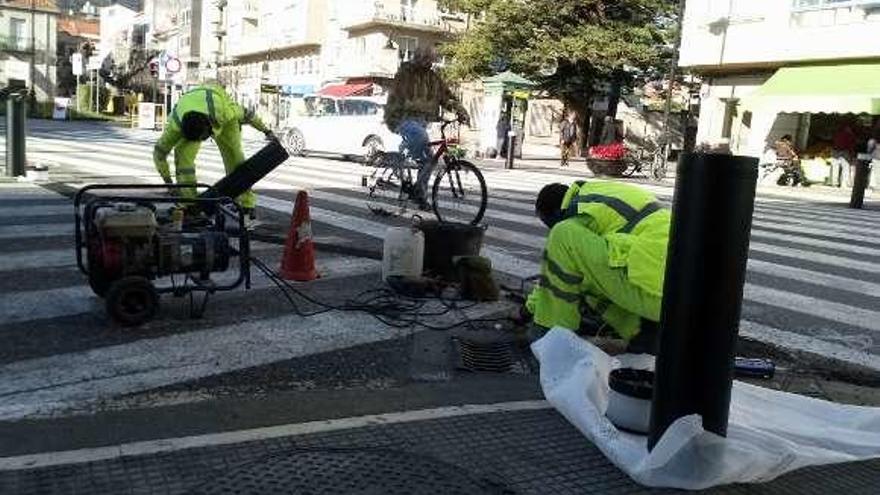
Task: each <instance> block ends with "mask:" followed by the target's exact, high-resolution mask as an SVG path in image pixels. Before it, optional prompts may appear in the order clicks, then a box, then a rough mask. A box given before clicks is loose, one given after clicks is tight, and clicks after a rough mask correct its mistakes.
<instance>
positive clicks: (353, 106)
mask: <svg viewBox="0 0 880 495" xmlns="http://www.w3.org/2000/svg"><path fill="white" fill-rule="evenodd" d="M303 104H304V105H303V110H302V112H301V113H302V114H301V115H296V116H291V117H289V118H287V119H285V122H284V123H283V124H282V129H281V131H280V132H279V136H280V137H281V139H282V141H283V142H284V144H285V146H287V148H288V150H290V152H291V154H294V155H300V156H302V155H305V154H306V153H310V152H316V153H330V154H336V155H343V156H346V157H357V158H362V159H364V160H367V159H369V158H370V157H371V156H372V155H374V154H375V153H377V152H380V151H384V150H386V149H389V150H396V149H397V148H398V147H399V145H400V136H398V135H397V134H395V133H393V132H391V131H389V130H388V128H387V127H386V126H385V123H384V122H383V110H384V101H383V100H382V99H380V98H375V97H346V98H336V97H330V96H322V95H309V96H306V97H304V98H303Z"/></svg>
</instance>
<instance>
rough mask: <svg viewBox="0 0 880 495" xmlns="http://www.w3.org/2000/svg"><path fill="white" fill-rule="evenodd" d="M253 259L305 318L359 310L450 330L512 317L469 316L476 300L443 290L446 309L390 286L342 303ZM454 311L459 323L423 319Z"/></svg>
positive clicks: (385, 319) (402, 324)
mask: <svg viewBox="0 0 880 495" xmlns="http://www.w3.org/2000/svg"><path fill="white" fill-rule="evenodd" d="M250 261H251V263H252V264H253V265H254V266H256V267H257V269H258V270H260V271H261V272H262V273H263V274H264V275H266V277H268V278H269V280H271V281H272V283H273V284H275V286H276V287H277V288H278V289H279V290H280V291H281V293H282V294H283V296H284V297H285V299H287V301H288V302H289V303H290V305H291V307H292V308H293V310H294V312H295V313H296V314H297V315H298V316H302V317H306V318H307V317H312V316H317V315H320V314H324V313H327V312H330V311H357V312H362V313H366V314H369V315H370V316H372V317H374V318H376V319H377V320H379V321H380V322H382V323H383V324H385V325H387V326H390V327H393V328H411V327H413V326H420V327H424V328H426V329H429V330H435V331H448V330H452V329H454V328H457V327H461V326H465V325H467V326H469V327H471V329H474V330H475V329H476V328H475V327H474V325H475V324H478V323H499V322H503V321H508V320H509V318H508V317H499V318H475V319H474V318H469V317H468V316H467V314H466V313H465V312H464V311H465V310H467V309H470V308H473V307H475V306H476V305H477V303H472V304H469V305H464V306H460V305H459V304H458V303H459V302H461V301H462V300H461V299H447V298H444V297H443V295H442V292H441V293H440V294H439V297H438V298H437V300H439V301H440V304H441V305H442V306H443V307H444V309H442V310H440V311H423V310H424V308H425V305H426V304H427V302H428V301H429V300H431V299H429V298H414V297H409V296H403V295H400V294H398V293H396V292H394V291H392V290H390V289H384V288H382V289H368V290H365V291H363V292H361V293H360V294H358V295H357V296H355V297H354V298H352V299H349V300H347V301H346V302H345V303H344V304H342V305H334V304H328V303H326V302H323V301H319V300H317V299H315V298H314V297H312V296H310V295H308V294H306V293H304V292H302V291H301V290H299V289H298V288H297V287H295V286H294V285H293V284H291V283H290V282H288V281H287V280H284V279H282V278H281V277H279V276H278V274H277V273H275V272H274V271H273V270H272V269H271V268H269V267H268V266H266V264H265V263H263V261H261V260H259V259H258V258H254V257H251V258H250ZM293 295H296V296H298V297H300V298H302V299H303V300H305V301H307V302H309V303H311V304H313V305H315V306H317V307H319V308H321V309H320V310H317V311H313V312H308V313H307V312H304V311H302V309H301V308H300V307H299V305H298V304H297V303H296V301H295V299H294V298H293ZM451 312H455V313H459V314H461V315H462V317H463V319H462V320H461V321H459V322H457V323H453V324H450V325H445V326H437V325H432V324H429V323H426V322H424V321H421V320H420V319H421V318H424V317H440V316H444V315H447V314H449V313H451Z"/></svg>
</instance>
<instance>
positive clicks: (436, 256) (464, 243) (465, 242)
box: [417, 221, 486, 281]
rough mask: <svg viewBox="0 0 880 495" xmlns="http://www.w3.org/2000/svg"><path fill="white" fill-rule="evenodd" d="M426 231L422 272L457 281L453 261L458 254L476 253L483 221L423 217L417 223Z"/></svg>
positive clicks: (479, 246)
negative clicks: (421, 220) (435, 219)
mask: <svg viewBox="0 0 880 495" xmlns="http://www.w3.org/2000/svg"><path fill="white" fill-rule="evenodd" d="M417 227H418V229H419V230H421V231H422V233H424V234H425V272H424V273H425V275H427V276H433V277H440V278H442V279H443V280H447V281H456V280H457V278H458V275H457V273H456V268H455V261H456V259H457V258H459V257H461V256H479V254H480V250H481V249H482V248H483V235H484V234H485V232H486V226H485V225H470V224H465V223H452V222H438V221H423V222H419V223H418V224H417Z"/></svg>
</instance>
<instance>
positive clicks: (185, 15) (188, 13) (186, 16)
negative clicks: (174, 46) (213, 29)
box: [180, 9, 192, 26]
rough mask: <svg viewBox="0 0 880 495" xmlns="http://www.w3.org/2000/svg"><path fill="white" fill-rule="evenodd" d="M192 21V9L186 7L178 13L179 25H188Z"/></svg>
mask: <svg viewBox="0 0 880 495" xmlns="http://www.w3.org/2000/svg"><path fill="white" fill-rule="evenodd" d="M191 23H192V10H190V9H186V10H184V11H183V12H181V14H180V25H181V26H189V25H190V24H191Z"/></svg>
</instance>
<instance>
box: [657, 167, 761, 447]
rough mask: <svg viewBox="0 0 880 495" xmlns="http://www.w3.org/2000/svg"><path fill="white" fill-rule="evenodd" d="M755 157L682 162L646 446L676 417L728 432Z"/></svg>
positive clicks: (658, 437)
mask: <svg viewBox="0 0 880 495" xmlns="http://www.w3.org/2000/svg"><path fill="white" fill-rule="evenodd" d="M757 179H758V160H756V159H754V158H749V157H741V156H731V155H721V154H703V153H685V154H683V155H682V157H681V159H680V160H679V164H678V175H677V179H676V185H675V199H674V202H673V208H672V229H671V231H670V241H669V255H668V262H667V266H666V280H665V285H664V293H663V309H662V312H661V321H660V323H661V333H660V349H659V353H658V355H657V363H656V374H655V383H654V397H653V405H652V413H651V429H650V433H649V436H648V448H649V449H653V448H654V445H656V444H657V442H658V441H659V440H660V438H661V437H662V436H663V433H664V432H665V431H666V429H667V428H668V427H669V426H670V425H671V424H672V423H673V422H675V421H676V420H677V419H679V418H681V417H684V416H688V415H691V414H699V415H701V416H702V417H703V428H704V429H706V430H708V431H711V432H714V433H717V434H719V435H722V436H725V435H726V434H727V420H728V414H729V410H730V393H731V388H732V385H733V362H734V357H735V346H736V339H737V334H738V332H739V319H740V310H741V308H742V298H743V285H744V283H745V274H746V261H747V259H748V251H749V235H750V232H751V227H752V213H753V210H754V203H755V187H756V184H757Z"/></svg>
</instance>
